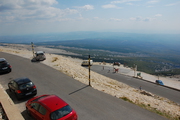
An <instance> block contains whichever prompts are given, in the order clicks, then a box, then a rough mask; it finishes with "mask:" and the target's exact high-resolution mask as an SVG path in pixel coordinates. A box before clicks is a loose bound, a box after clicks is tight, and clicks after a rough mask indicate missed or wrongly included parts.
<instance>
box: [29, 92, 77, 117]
mask: <svg viewBox="0 0 180 120" xmlns="http://www.w3.org/2000/svg"><path fill="white" fill-rule="evenodd" d="M26 110H27V113H28V114H30V115H31V116H33V117H34V118H35V119H36V120H77V114H76V112H75V110H73V109H72V108H71V107H70V106H69V105H68V104H67V103H66V102H65V101H64V100H62V99H61V98H59V97H58V96H56V95H40V96H36V97H34V98H31V99H30V100H29V101H27V103H26Z"/></svg>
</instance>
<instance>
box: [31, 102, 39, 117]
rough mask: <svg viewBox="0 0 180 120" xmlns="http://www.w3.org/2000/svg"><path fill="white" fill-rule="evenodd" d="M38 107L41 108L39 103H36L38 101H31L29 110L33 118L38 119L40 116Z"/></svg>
mask: <svg viewBox="0 0 180 120" xmlns="http://www.w3.org/2000/svg"><path fill="white" fill-rule="evenodd" d="M38 109H39V103H36V102H33V103H31V105H30V108H29V111H30V113H31V115H32V116H33V118H35V119H36V120H38V117H37V112H38Z"/></svg>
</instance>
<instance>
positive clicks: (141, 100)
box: [0, 44, 180, 120]
mask: <svg viewBox="0 0 180 120" xmlns="http://www.w3.org/2000/svg"><path fill="white" fill-rule="evenodd" d="M37 49H41V50H42V48H39V47H38V48H36V50H37ZM43 49H44V50H47V49H45V48H43ZM47 51H49V52H46V53H45V55H46V60H45V61H42V63H44V64H46V65H48V66H51V67H53V68H55V69H57V70H59V71H61V72H63V73H65V74H67V75H69V76H71V77H73V78H74V79H75V80H78V81H80V82H82V83H84V84H88V83H89V81H88V70H87V69H86V68H84V67H82V66H81V62H82V60H80V59H74V58H70V57H64V56H61V55H55V54H51V53H53V52H50V51H53V49H49V48H48V50H47ZM0 52H7V53H11V54H15V55H19V56H21V57H25V58H28V59H32V58H33V54H32V48H31V46H27V45H17V44H16V45H15V44H6V45H5V44H4V45H3V46H0ZM57 52H66V51H63V50H62V51H61V50H58V51H57ZM0 57H2V56H0ZM95 64H99V63H95ZM123 69H125V68H123ZM123 69H122V70H123ZM128 69H130V68H128ZM128 69H125V71H126V72H125V71H124V74H125V73H126V74H127V73H128V74H131V72H127V70H128ZM120 70H121V69H120ZM121 72H122V73H123V71H121ZM143 75H144V76H143V77H146V76H147V75H146V74H145V73H143ZM173 79H174V78H173ZM178 79H179V78H177V79H174V80H173V81H175V82H177V83H179V81H178ZM91 81H92V82H91V85H92V87H93V88H94V89H97V90H99V91H102V92H105V93H107V94H110V95H112V96H115V97H117V98H121V99H124V100H127V101H129V102H132V103H134V104H137V105H139V106H141V107H143V108H146V109H148V110H151V111H153V112H156V113H159V114H161V115H163V116H166V117H168V118H169V119H175V120H180V105H178V104H176V103H174V102H172V101H170V100H168V99H166V98H163V97H160V96H157V95H154V94H152V93H149V92H147V91H141V90H139V89H135V88H132V87H130V86H128V85H126V84H124V83H121V82H118V81H116V80H113V79H110V78H107V77H105V76H103V75H100V74H98V73H95V72H93V73H92V74H91ZM167 83H168V82H167ZM169 84H172V82H170V83H169ZM177 87H179V85H178V86H177Z"/></svg>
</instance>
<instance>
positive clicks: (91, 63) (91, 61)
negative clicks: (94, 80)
mask: <svg viewBox="0 0 180 120" xmlns="http://www.w3.org/2000/svg"><path fill="white" fill-rule="evenodd" d="M81 65H82V66H88V65H89V60H83V62H82V63H81ZM90 65H91V66H92V65H93V60H90Z"/></svg>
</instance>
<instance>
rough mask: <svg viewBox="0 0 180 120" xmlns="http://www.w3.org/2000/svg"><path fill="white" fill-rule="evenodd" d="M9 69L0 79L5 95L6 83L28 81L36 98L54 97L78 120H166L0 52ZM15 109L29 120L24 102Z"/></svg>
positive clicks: (44, 68) (54, 72)
mask: <svg viewBox="0 0 180 120" xmlns="http://www.w3.org/2000/svg"><path fill="white" fill-rule="evenodd" d="M0 57H4V58H6V59H7V60H8V61H9V63H11V65H12V68H13V70H12V72H11V73H9V74H4V75H0V83H1V84H2V86H3V87H4V88H5V89H6V91H7V92H8V93H9V91H8V89H7V88H8V87H7V83H8V82H9V81H10V80H12V79H15V78H18V77H24V76H25V77H28V78H30V79H31V80H32V81H33V82H34V83H35V84H36V86H37V89H38V95H41V94H56V95H58V96H59V97H61V98H62V99H64V100H65V101H66V102H68V103H69V104H70V105H71V106H72V108H74V109H75V110H76V111H77V114H78V117H79V120H132V119H133V120H166V118H164V117H162V116H159V115H157V114H155V113H152V112H149V111H147V110H145V109H142V108H140V107H138V106H136V105H134V104H131V103H129V102H126V101H123V100H121V99H118V98H116V97H113V96H111V95H108V94H105V93H103V92H100V91H97V90H95V89H93V88H91V87H89V86H86V85H84V84H82V83H80V82H78V81H77V80H74V79H73V78H71V77H69V76H67V75H65V74H63V73H61V72H59V71H57V70H55V69H53V68H51V67H48V66H46V65H44V64H41V63H32V62H31V61H30V60H29V59H24V58H21V57H18V56H14V55H10V54H6V53H2V52H0ZM10 96H11V98H12V99H13V101H14V103H15V104H16V106H17V107H18V108H19V109H20V111H21V112H22V115H23V116H24V117H25V119H26V120H33V119H31V118H30V117H28V116H27V114H26V112H25V106H24V104H25V102H26V101H27V100H21V101H17V100H16V98H15V97H14V96H13V95H11V94H10Z"/></svg>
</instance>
